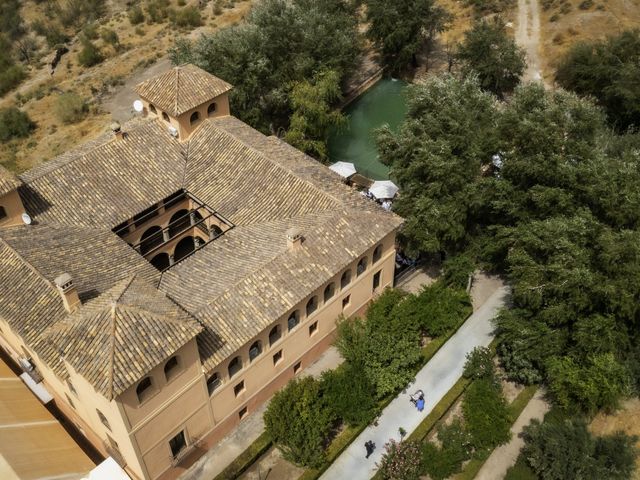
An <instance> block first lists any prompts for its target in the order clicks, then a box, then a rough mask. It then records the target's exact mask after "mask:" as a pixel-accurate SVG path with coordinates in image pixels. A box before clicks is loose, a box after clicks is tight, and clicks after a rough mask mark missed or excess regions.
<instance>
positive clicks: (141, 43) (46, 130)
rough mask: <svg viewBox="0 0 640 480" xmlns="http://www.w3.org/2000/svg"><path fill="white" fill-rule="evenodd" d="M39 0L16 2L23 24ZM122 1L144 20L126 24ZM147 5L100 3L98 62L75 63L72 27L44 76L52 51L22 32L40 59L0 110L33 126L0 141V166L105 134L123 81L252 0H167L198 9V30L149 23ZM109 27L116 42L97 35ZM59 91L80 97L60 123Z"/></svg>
mask: <svg viewBox="0 0 640 480" xmlns="http://www.w3.org/2000/svg"><path fill="white" fill-rule="evenodd" d="M46 3H47V2H35V1H25V2H23V6H22V9H21V14H22V17H23V18H24V20H25V25H27V28H29V26H30V25H31V24H32V23H33V22H34V21H36V20H37V19H42V18H44V15H45V11H44V7H45V6H46ZM127 3H130V4H136V5H140V6H141V7H142V11H143V14H144V16H145V20H143V21H142V22H141V23H139V24H137V25H132V23H131V21H130V19H129V15H128V13H129V10H130V9H131V7H130V6H129V7H128V6H127ZM149 3H152V2H151V1H150V0H146V1H142V2H125V1H122V0H110V1H107V2H106V5H107V14H106V15H105V16H104V17H102V18H101V19H100V20H99V21H98V22H97V25H96V26H95V27H96V31H97V33H98V36H97V38H95V39H93V43H94V44H95V45H96V46H97V47H98V48H99V50H100V52H101V54H102V55H103V56H104V57H105V60H104V61H103V62H101V63H99V64H97V65H94V66H92V67H83V66H81V65H80V63H79V61H78V53H79V51H80V50H81V49H82V45H81V41H80V40H79V38H80V37H79V35H77V34H76V33H78V32H73V34H74V35H73V38H71V40H70V41H69V42H68V45H69V50H70V51H69V53H67V54H65V55H64V56H63V57H62V59H61V61H60V63H59V65H58V66H57V68H56V69H55V72H54V73H53V74H51V73H50V70H51V68H50V65H49V62H50V60H51V58H52V57H53V55H54V51H53V49H51V48H47V46H46V43H45V40H44V37H39V36H37V35H35V34H34V33H32V32H30V33H29V36H31V37H33V38H34V39H35V40H37V42H38V45H39V51H38V52H37V57H40V58H37V59H36V60H35V61H33V62H32V65H30V66H28V67H27V71H28V78H27V79H26V80H24V81H23V82H22V83H21V84H20V85H19V87H18V88H17V89H15V90H14V91H12V92H9V93H7V94H6V95H5V96H4V97H2V98H0V108H3V107H8V106H11V105H16V106H19V107H20V108H21V109H22V110H24V111H25V112H27V113H28V115H29V116H30V117H31V119H32V120H33V121H34V122H35V123H36V125H37V127H36V129H35V130H34V131H33V134H32V135H31V136H30V137H29V138H26V139H24V140H13V141H12V142H9V143H7V144H0V163H1V164H2V165H4V166H5V167H7V168H9V169H11V170H13V171H16V172H21V171H24V170H27V169H29V168H31V167H33V166H35V165H38V164H40V163H42V162H44V161H46V160H48V159H50V158H52V157H54V156H56V155H58V154H60V153H62V152H64V151H66V150H68V149H70V148H71V147H73V146H75V145H78V144H80V143H83V142H85V141H87V140H88V139H90V138H93V137H95V136H97V135H99V134H100V133H102V132H104V131H105V130H106V129H108V128H109V124H110V123H111V115H110V113H109V112H108V111H107V108H106V106H105V103H106V101H108V100H109V98H111V97H112V96H113V95H114V93H116V92H117V91H118V90H119V89H122V88H124V87H123V85H124V83H125V81H127V80H128V79H131V78H132V77H135V75H136V74H138V73H139V72H142V71H143V70H144V69H145V68H147V67H148V66H149V65H151V64H153V63H154V62H156V61H157V60H158V59H159V58H160V57H163V56H165V55H166V52H167V49H168V48H169V47H170V46H171V45H172V44H173V41H174V40H175V38H176V37H178V36H180V35H188V34H189V35H198V34H199V33H201V32H210V31H213V30H215V29H216V28H220V27H223V26H227V25H231V24H234V23H237V22H239V21H241V20H242V18H243V17H244V16H245V15H246V14H247V12H248V11H249V9H250V7H251V4H252V0H235V1H234V0H218V1H217V2H216V1H215V0H214V1H202V0H200V1H198V0H188V1H184V0H166V3H167V4H168V8H169V9H171V10H172V11H173V12H180V11H181V10H183V9H185V8H187V7H195V8H198V10H199V12H200V16H201V25H200V26H197V27H194V26H182V27H181V26H178V25H177V24H176V22H175V20H173V21H172V20H171V19H170V18H165V19H163V20H161V21H159V22H154V23H151V22H150V19H149V15H148V13H147V11H146V8H147V6H148V4H149ZM216 5H217V7H218V8H215V7H216ZM108 30H113V31H114V32H115V33H116V34H117V37H118V40H119V44H118V45H117V46H113V44H111V43H109V42H108V41H106V40H105V39H103V38H102V32H103V31H108ZM81 34H82V33H81V32H80V35H81ZM134 79H135V78H134ZM127 86H129V85H127ZM65 92H73V93H74V94H76V95H78V96H79V97H80V98H81V99H82V100H83V101H84V102H85V105H86V107H85V112H84V113H83V114H82V119H81V120H80V121H78V122H76V123H67V124H65V123H64V122H63V121H61V120H60V117H59V115H58V114H57V113H56V106H57V103H58V101H57V99H58V97H59V96H60V95H61V94H63V93H65ZM123 108H125V107H123Z"/></svg>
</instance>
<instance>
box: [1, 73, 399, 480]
mask: <svg viewBox="0 0 640 480" xmlns="http://www.w3.org/2000/svg"><path fill="white" fill-rule="evenodd" d="M230 89H231V86H230V85H229V84H227V83H225V82H223V81H222V80H220V79H218V78H216V77H214V76H212V75H209V74H208V73H206V72H204V71H202V70H200V69H198V68H196V67H193V66H189V65H187V66H182V67H176V68H174V69H172V70H170V71H169V72H167V73H164V74H162V75H159V76H158V77H156V78H152V79H151V80H148V81H146V82H144V83H142V84H140V85H139V86H138V88H137V92H138V94H139V95H140V97H141V99H142V103H143V105H144V113H143V115H142V116H141V118H139V119H136V120H134V121H132V122H130V123H127V124H126V125H124V126H123V127H122V128H114V132H110V133H109V134H107V135H105V136H103V137H101V138H99V139H97V140H95V141H92V142H90V143H88V144H85V145H83V146H82V147H80V148H78V149H76V150H73V151H70V152H68V153H65V154H64V155H61V156H60V157H58V158H55V159H53V160H51V161H49V162H47V163H45V164H43V165H42V166H40V167H37V168H35V169H33V170H31V171H28V172H26V173H24V174H22V175H20V176H19V177H16V176H13V175H11V174H9V173H8V172H6V171H0V255H1V256H0V258H1V260H0V261H1V268H0V344H1V346H2V347H3V348H4V349H5V350H6V351H7V352H8V353H9V354H10V355H11V356H12V357H13V358H14V359H15V360H16V361H17V362H19V363H20V364H21V365H22V366H23V368H24V369H25V370H27V371H29V373H30V374H31V375H32V376H33V377H34V378H36V379H37V380H42V382H43V385H44V386H45V387H46V388H47V389H48V390H49V392H50V393H51V395H53V397H54V398H55V402H56V404H57V405H58V406H59V408H60V409H61V410H63V411H64V413H65V414H66V415H67V416H68V417H69V418H70V419H71V420H72V421H73V422H74V423H75V424H76V425H77V426H78V427H79V428H80V429H81V431H82V433H83V434H84V435H85V436H86V438H87V439H88V440H89V441H90V442H91V443H93V444H94V445H95V446H96V447H97V448H98V449H99V450H100V451H101V452H103V453H104V454H105V455H111V456H113V457H114V458H115V459H116V460H117V461H118V462H119V463H120V464H121V465H122V466H124V467H125V468H126V470H127V471H128V472H129V474H130V475H131V476H132V477H133V478H140V479H142V478H144V479H156V478H159V477H163V478H171V477H172V476H175V475H176V472H177V471H178V470H177V469H176V467H178V466H179V465H180V463H181V462H182V461H183V460H184V459H185V457H186V456H188V455H189V454H190V453H192V452H193V451H194V450H195V449H196V447H197V446H198V445H202V444H203V443H205V441H206V444H209V445H210V444H212V443H214V442H215V441H217V440H218V439H220V438H222V437H223V436H224V435H226V434H227V433H228V432H229V431H231V430H232V429H233V428H234V427H235V426H236V425H237V424H238V423H239V422H240V421H242V419H243V418H245V417H246V416H247V415H249V414H251V412H252V411H253V410H254V409H255V408H256V406H258V405H259V404H261V403H262V402H264V401H265V400H266V399H268V398H269V397H270V396H271V395H272V394H273V392H274V391H276V390H277V389H279V388H281V387H282V386H283V385H284V384H285V383H286V382H287V381H288V380H289V379H290V378H292V377H293V376H294V375H296V374H297V373H298V372H300V371H301V370H302V369H304V368H305V366H306V365H308V364H309V363H310V362H313V360H314V359H315V358H316V357H317V356H318V355H319V354H320V353H321V352H322V351H323V350H324V349H326V347H327V346H328V345H329V344H330V343H331V341H332V334H333V332H334V330H335V323H336V319H337V318H339V317H340V316H341V315H345V316H349V315H352V314H353V313H354V312H356V311H358V310H360V309H361V308H362V307H363V306H365V305H366V304H367V302H369V301H370V299H371V298H372V297H373V296H374V295H375V294H376V292H378V291H380V290H381V289H383V288H384V287H385V286H388V285H390V284H391V282H392V281H393V275H394V260H395V235H396V231H397V229H398V228H399V227H400V225H401V219H400V218H399V217H397V216H395V215H394V214H392V213H389V212H386V211H385V210H384V209H382V208H381V207H380V206H379V205H377V204H376V203H375V202H372V201H370V200H368V199H366V198H364V197H363V196H361V195H359V194H358V193H357V192H355V191H354V190H353V189H352V188H351V187H349V186H347V185H345V184H344V183H343V182H342V181H341V179H340V177H338V176H337V175H336V174H334V173H333V172H331V171H330V170H329V169H327V168H326V167H325V166H323V165H321V164H320V163H318V162H316V161H315V160H313V159H311V158H309V157H307V156H305V155H304V154H303V153H301V152H299V151H297V150H296V149H294V148H292V147H291V146H289V145H287V144H286V143H284V142H283V141H281V140H279V139H278V138H276V137H267V136H264V135H263V134H261V133H259V132H257V131H255V130H253V129H252V128H250V127H249V126H247V125H245V124H244V123H242V122H241V121H239V120H237V119H236V118H234V117H232V116H230V113H229V101H228V94H229V90H230Z"/></svg>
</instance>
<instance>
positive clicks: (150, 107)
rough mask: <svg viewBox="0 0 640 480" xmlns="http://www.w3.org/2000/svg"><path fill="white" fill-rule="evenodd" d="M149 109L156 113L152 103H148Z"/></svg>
mask: <svg viewBox="0 0 640 480" xmlns="http://www.w3.org/2000/svg"><path fill="white" fill-rule="evenodd" d="M149 111H150V112H151V113H155V114H156V115H157V114H158V111H157V110H156V107H155V106H154V105H153V103H150V104H149Z"/></svg>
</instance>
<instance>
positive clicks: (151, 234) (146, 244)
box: [140, 225, 163, 255]
mask: <svg viewBox="0 0 640 480" xmlns="http://www.w3.org/2000/svg"><path fill="white" fill-rule="evenodd" d="M162 241H163V240H162V228H161V227H159V226H157V225H154V226H153V227H149V228H147V230H146V231H145V232H144V233H143V234H142V237H140V253H141V254H142V255H146V254H147V253H149V252H150V251H151V250H153V249H154V248H155V247H157V246H158V245H161V244H162Z"/></svg>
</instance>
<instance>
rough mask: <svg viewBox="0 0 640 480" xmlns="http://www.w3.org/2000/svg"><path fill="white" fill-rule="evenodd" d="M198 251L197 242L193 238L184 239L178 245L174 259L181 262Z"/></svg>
mask: <svg viewBox="0 0 640 480" xmlns="http://www.w3.org/2000/svg"><path fill="white" fill-rule="evenodd" d="M195 249H196V244H195V241H194V240H193V237H184V238H183V239H182V240H180V241H179V242H178V244H177V245H176V249H175V250H174V251H173V259H174V261H176V262H179V261H180V260H182V259H183V258H184V257H186V256H187V255H189V254H191V253H192V252H193V251H194V250H195Z"/></svg>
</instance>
